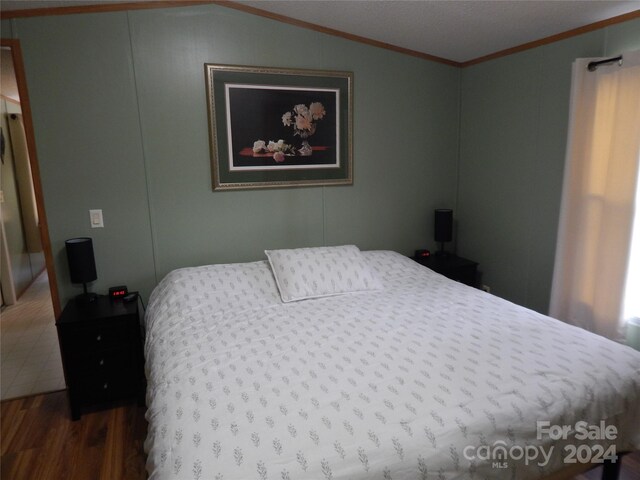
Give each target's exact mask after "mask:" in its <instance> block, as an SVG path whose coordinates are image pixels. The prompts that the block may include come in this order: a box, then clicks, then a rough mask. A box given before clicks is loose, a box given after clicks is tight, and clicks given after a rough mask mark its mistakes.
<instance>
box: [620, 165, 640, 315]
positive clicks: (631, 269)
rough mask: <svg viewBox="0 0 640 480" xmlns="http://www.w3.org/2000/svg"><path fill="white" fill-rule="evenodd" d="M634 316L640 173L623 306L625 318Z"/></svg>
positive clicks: (638, 290)
mask: <svg viewBox="0 0 640 480" xmlns="http://www.w3.org/2000/svg"><path fill="white" fill-rule="evenodd" d="M639 161H640V159H639ZM634 317H640V175H639V176H638V182H637V186H636V202H635V217H634V219H633V233H632V236H631V251H630V253H629V265H628V266H627V282H626V287H625V294H624V307H623V318H624V319H625V320H629V319H631V318H634Z"/></svg>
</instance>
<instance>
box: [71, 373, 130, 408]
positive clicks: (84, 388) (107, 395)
mask: <svg viewBox="0 0 640 480" xmlns="http://www.w3.org/2000/svg"><path fill="white" fill-rule="evenodd" d="M136 388H137V386H136V380H135V378H134V377H132V376H131V375H117V374H112V375H98V376H96V377H94V378H87V379H84V380H83V381H82V382H81V383H80V390H81V392H82V397H83V399H84V401H85V402H87V403H101V402H107V401H109V400H117V399H120V398H126V397H129V396H132V395H135V393H136Z"/></svg>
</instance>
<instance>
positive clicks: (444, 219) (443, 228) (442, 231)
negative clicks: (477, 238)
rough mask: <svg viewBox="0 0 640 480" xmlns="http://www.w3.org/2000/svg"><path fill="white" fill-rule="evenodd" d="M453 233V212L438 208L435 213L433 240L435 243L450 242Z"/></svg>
mask: <svg viewBox="0 0 640 480" xmlns="http://www.w3.org/2000/svg"><path fill="white" fill-rule="evenodd" d="M452 231H453V210H451V209H448V208H438V209H436V211H435V222H434V239H435V241H436V242H450V241H451V239H452Z"/></svg>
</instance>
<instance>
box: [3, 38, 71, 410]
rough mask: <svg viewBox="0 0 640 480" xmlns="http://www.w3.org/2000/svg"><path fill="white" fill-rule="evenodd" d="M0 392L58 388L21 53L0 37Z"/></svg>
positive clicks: (51, 290) (54, 298) (52, 290)
mask: <svg viewBox="0 0 640 480" xmlns="http://www.w3.org/2000/svg"><path fill="white" fill-rule="evenodd" d="M0 52H1V54H2V65H1V70H0V71H1V72H2V78H1V81H0V109H1V115H0V117H1V120H2V122H1V130H0V137H1V138H0V139H1V141H2V142H1V143H2V144H1V146H0V149H1V153H2V163H1V165H0V167H1V170H0V185H1V187H0V301H1V302H2V307H1V308H2V310H1V312H0V333H1V335H0V338H1V342H2V343H1V348H0V368H1V376H0V379H1V383H0V397H1V398H2V400H5V399H8V398H16V397H21V396H26V395H32V394H36V393H43V392H47V391H54V390H60V389H63V388H65V383H64V377H63V373H62V363H61V360H60V349H59V346H58V339H57V333H56V329H55V319H56V318H57V316H58V315H59V314H60V302H59V299H58V293H57V284H56V277H55V271H54V266H53V257H52V252H51V247H50V241H49V233H48V228H47V222H46V217H45V213H44V205H43V197H42V188H41V184H40V175H39V168H38V162H37V157H36V150H35V140H34V133H33V126H32V121H31V109H30V104H29V98H28V93H27V89H26V80H25V75H24V66H23V63H22V53H21V50H20V45H19V42H18V41H17V40H4V39H3V40H0Z"/></svg>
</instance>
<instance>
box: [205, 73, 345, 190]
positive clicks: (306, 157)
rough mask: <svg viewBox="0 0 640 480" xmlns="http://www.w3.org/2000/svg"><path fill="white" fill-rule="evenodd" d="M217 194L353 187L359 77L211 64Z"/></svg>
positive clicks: (208, 88) (211, 127)
mask: <svg viewBox="0 0 640 480" xmlns="http://www.w3.org/2000/svg"><path fill="white" fill-rule="evenodd" d="M204 69H205V81H206V92H207V103H208V105H207V107H208V108H207V110H208V118H209V140H210V153H211V175H212V185H213V190H214V191H216V190H240V189H250V188H283V187H303V186H320V185H352V184H353V143H352V129H353V117H352V111H353V73H352V72H342V71H326V70H307V69H289V68H271V67H250V66H239V65H221V64H212V63H205V65H204Z"/></svg>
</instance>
